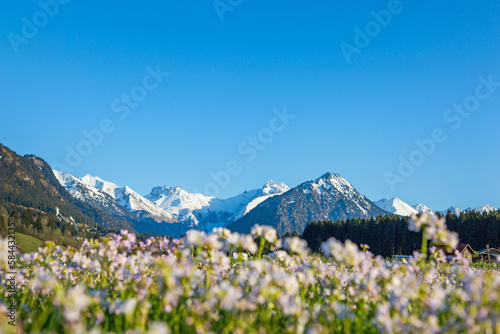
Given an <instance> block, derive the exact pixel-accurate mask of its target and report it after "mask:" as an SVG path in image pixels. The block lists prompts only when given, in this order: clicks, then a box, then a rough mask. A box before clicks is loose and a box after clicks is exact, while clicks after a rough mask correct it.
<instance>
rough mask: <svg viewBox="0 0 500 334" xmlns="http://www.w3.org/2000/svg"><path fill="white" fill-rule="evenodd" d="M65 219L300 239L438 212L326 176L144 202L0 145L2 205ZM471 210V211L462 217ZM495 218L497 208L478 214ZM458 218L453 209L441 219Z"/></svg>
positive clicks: (158, 191) (175, 233)
mask: <svg viewBox="0 0 500 334" xmlns="http://www.w3.org/2000/svg"><path fill="white" fill-rule="evenodd" d="M1 200H3V201H6V202H8V203H12V204H14V205H19V206H22V207H25V208H34V209H37V210H40V211H42V212H45V213H47V214H49V215H56V213H58V212H59V213H60V214H61V215H63V216H65V217H70V218H71V217H72V218H74V219H75V220H76V221H77V222H79V223H83V224H86V225H88V226H94V225H95V224H97V225H100V226H103V227H106V228H113V227H114V228H117V227H118V228H127V229H130V230H134V231H136V232H139V233H142V232H147V233H150V234H152V233H156V234H161V235H169V236H172V237H179V236H181V235H183V234H185V233H186V232H187V231H188V230H189V229H198V230H203V231H212V229H213V228H214V227H227V228H229V229H231V230H233V231H239V232H249V231H250V229H251V227H252V226H253V225H254V224H261V225H270V226H273V227H275V228H276V229H277V231H278V233H279V234H280V235H284V234H286V233H287V232H289V233H291V232H293V231H296V232H298V233H302V231H303V230H304V229H305V227H306V224H307V223H308V222H311V221H320V220H332V221H336V220H340V219H347V218H358V217H361V218H369V217H373V216H379V215H388V214H396V215H401V216H409V215H411V214H414V213H417V212H429V213H430V212H433V211H434V210H432V209H430V208H428V207H427V206H425V205H424V204H422V203H419V204H417V205H413V206H411V205H408V204H407V203H405V202H403V201H402V200H400V199H398V198H390V199H387V198H385V199H381V200H379V201H376V202H372V201H371V200H370V199H368V198H367V197H366V196H364V195H362V194H360V193H359V192H358V191H357V190H356V189H355V188H354V187H353V186H352V185H351V184H350V183H349V182H348V181H347V180H345V179H344V178H343V177H342V176H340V175H339V174H333V173H325V174H323V175H322V176H320V177H319V178H317V179H315V180H312V181H307V182H304V183H302V184H300V185H298V186H296V187H294V188H290V187H288V186H287V185H285V184H284V183H281V184H277V183H276V182H274V181H272V180H270V181H268V182H267V183H266V184H264V185H263V186H262V187H261V188H258V189H253V190H248V191H244V192H243V193H241V194H239V195H236V196H233V197H231V198H227V199H219V198H216V197H210V196H205V195H203V194H198V193H190V192H188V191H186V190H184V189H183V188H181V187H180V186H176V187H170V186H161V187H155V188H153V189H152V190H151V192H150V193H149V194H147V195H144V196H142V195H140V194H138V193H137V192H135V191H134V190H133V189H131V188H130V187H128V186H118V185H116V184H114V183H112V182H109V181H106V180H103V179H101V178H99V177H95V176H91V175H85V176H83V177H76V176H74V175H71V174H68V173H63V172H59V171H56V170H52V169H51V167H50V166H49V165H48V164H47V163H46V162H45V161H43V159H41V158H38V157H36V156H33V155H26V156H24V157H23V156H19V155H17V154H16V153H15V152H13V151H11V150H9V149H8V148H7V147H5V146H3V145H1V144H0V201H1ZM467 210H472V209H471V208H468V209H465V210H464V211H467ZM474 210H476V211H478V212H489V211H492V210H496V209H495V208H494V207H493V206H491V205H485V206H482V207H479V208H476V209H474ZM439 212H440V213H442V214H446V213H447V212H451V213H454V214H460V213H461V212H462V210H460V209H458V208H456V207H450V208H448V209H446V210H443V211H439Z"/></svg>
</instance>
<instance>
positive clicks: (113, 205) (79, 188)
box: [53, 170, 128, 217]
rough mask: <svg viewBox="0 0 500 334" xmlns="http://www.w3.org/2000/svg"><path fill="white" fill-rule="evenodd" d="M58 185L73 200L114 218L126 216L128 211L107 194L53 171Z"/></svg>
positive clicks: (76, 178)
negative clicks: (75, 199) (84, 203)
mask: <svg viewBox="0 0 500 334" xmlns="http://www.w3.org/2000/svg"><path fill="white" fill-rule="evenodd" d="M53 173H54V176H55V177H56V179H57V180H58V181H59V183H60V184H61V185H62V186H63V187H64V188H66V190H67V191H68V192H69V193H70V194H71V195H72V196H73V197H75V198H77V199H79V200H81V201H83V202H86V203H88V204H90V205H92V206H93V207H97V208H99V209H101V210H103V211H105V212H107V213H108V214H110V215H112V216H116V217H122V216H128V211H127V210H126V209H125V208H124V207H122V206H121V205H119V204H118V203H117V202H116V201H115V199H114V198H113V197H112V196H110V195H109V194H107V193H105V192H103V191H101V190H99V189H97V188H95V187H92V186H88V185H87V184H86V183H84V182H83V181H82V180H81V179H79V178H78V177H76V176H73V175H71V174H67V173H62V172H59V171H56V170H53Z"/></svg>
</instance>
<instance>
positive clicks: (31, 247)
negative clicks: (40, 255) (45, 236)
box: [16, 233, 44, 253]
mask: <svg viewBox="0 0 500 334" xmlns="http://www.w3.org/2000/svg"><path fill="white" fill-rule="evenodd" d="M16 242H17V245H18V246H19V247H21V252H23V253H31V252H35V251H37V250H38V247H41V246H43V245H44V242H43V241H42V240H40V239H37V238H35V237H32V236H31V235H26V234H22V233H16Z"/></svg>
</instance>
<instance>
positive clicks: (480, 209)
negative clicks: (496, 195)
mask: <svg viewBox="0 0 500 334" xmlns="http://www.w3.org/2000/svg"><path fill="white" fill-rule="evenodd" d="M474 210H475V211H477V212H480V213H483V212H491V211H496V210H497V208H495V207H494V206H493V205H491V204H486V205H485V206H480V207H477V208H475V209H474Z"/></svg>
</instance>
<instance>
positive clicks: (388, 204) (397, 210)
mask: <svg viewBox="0 0 500 334" xmlns="http://www.w3.org/2000/svg"><path fill="white" fill-rule="evenodd" d="M374 203H375V205H376V206H378V207H379V208H381V209H383V210H385V211H387V212H390V213H393V214H396V215H400V216H411V215H413V214H417V213H418V211H417V210H416V209H414V208H412V207H411V206H410V205H408V204H406V203H405V202H403V201H402V200H400V199H399V198H397V197H393V198H382V199H381V200H378V201H376V202H374Z"/></svg>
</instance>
